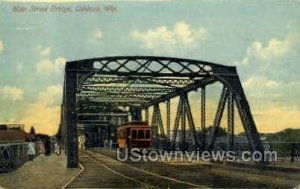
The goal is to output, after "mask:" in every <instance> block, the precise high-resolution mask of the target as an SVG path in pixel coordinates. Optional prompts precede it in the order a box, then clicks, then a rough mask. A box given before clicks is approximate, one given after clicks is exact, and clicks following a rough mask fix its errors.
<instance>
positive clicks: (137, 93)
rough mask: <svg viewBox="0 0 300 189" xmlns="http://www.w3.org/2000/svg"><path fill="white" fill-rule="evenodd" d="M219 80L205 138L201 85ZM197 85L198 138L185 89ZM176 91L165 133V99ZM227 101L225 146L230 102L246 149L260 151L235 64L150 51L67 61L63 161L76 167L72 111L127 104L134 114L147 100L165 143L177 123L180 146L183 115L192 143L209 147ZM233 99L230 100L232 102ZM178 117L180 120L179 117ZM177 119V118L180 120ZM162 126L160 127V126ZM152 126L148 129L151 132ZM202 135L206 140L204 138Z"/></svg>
mask: <svg viewBox="0 0 300 189" xmlns="http://www.w3.org/2000/svg"><path fill="white" fill-rule="evenodd" d="M216 82H220V83H221V84H222V85H223V90H222V93H221V97H220V100H219V102H218V108H217V111H216V115H215V118H214V122H213V130H212V132H211V135H210V136H209V140H206V139H205V137H206V136H205V127H206V104H205V99H206V96H205V95H206V93H205V87H206V86H207V85H211V84H214V83H216ZM197 89H200V90H201V116H200V118H201V129H202V137H201V141H198V139H197V137H196V134H195V133H196V132H195V124H194V120H193V115H192V112H191V104H190V102H189V99H188V95H187V94H188V93H189V92H191V91H195V90H197ZM174 97H180V100H179V103H178V107H177V112H176V117H175V121H174V126H173V129H174V130H175V131H174V132H173V134H172V136H171V134H170V130H171V125H170V99H172V98H174ZM163 102H166V105H167V115H166V119H167V120H166V124H167V125H166V127H164V126H163V122H162V116H161V111H160V108H159V104H160V103H163ZM226 103H227V115H228V118H227V120H228V134H229V140H228V144H229V148H230V147H231V148H232V147H233V143H234V107H235V105H236V107H237V109H238V112H239V116H240V118H241V121H242V125H243V128H244V130H245V133H246V136H247V139H248V142H249V144H250V146H251V150H253V151H260V152H263V151H264V148H263V145H262V143H261V141H260V137H259V135H258V132H257V129H256V125H255V122H254V119H253V116H252V114H251V110H250V107H249V103H248V101H247V99H246V96H245V94H244V90H243V87H242V85H241V82H240V79H239V76H238V73H237V71H236V68H235V67H233V66H225V65H220V64H216V63H211V62H206V61H200V60H191V59H182V58H171V57H154V56H114V57H100V58H92V59H84V60H76V61H70V62H67V63H66V66H65V80H64V93H63V103H62V116H61V127H62V129H61V130H62V131H64V136H65V141H66V150H67V159H68V163H67V166H68V167H77V165H78V151H77V126H76V125H77V121H78V120H77V112H78V111H79V110H84V109H93V108H97V107H100V106H101V107H118V106H123V107H131V108H129V109H132V110H135V114H134V112H131V113H133V114H134V115H135V117H137V118H136V119H140V118H141V116H140V115H139V112H141V111H140V110H141V109H143V110H145V114H146V116H145V119H146V121H149V120H150V118H149V107H150V106H153V115H152V122H151V125H152V126H153V127H155V129H154V131H156V132H157V134H159V136H160V137H162V138H163V139H165V144H166V145H167V146H169V147H170V146H172V145H174V144H175V143H176V138H177V131H178V129H179V126H180V125H181V130H182V132H183V134H181V137H182V141H183V144H182V147H183V150H184V148H185V144H184V142H185V129H186V121H187V122H188V125H189V127H190V130H192V131H193V135H194V140H195V145H196V147H201V148H203V149H208V150H212V149H213V148H214V144H215V139H216V134H217V131H218V128H219V127H220V122H221V119H222V117H223V112H224V111H225V110H224V109H225V105H226ZM234 104H235V105H234ZM180 121H181V122H180ZM180 123H181V124H180ZM165 128H166V132H165ZM156 132H154V133H156ZM206 141H208V143H206Z"/></svg>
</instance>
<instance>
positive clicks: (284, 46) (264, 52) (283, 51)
mask: <svg viewBox="0 0 300 189" xmlns="http://www.w3.org/2000/svg"><path fill="white" fill-rule="evenodd" d="M298 42H299V37H297V36H295V34H294V32H290V33H288V34H287V36H286V37H285V38H284V39H281V40H280V39H278V38H270V39H269V41H268V42H267V43H266V45H263V43H262V42H261V41H253V42H252V43H251V44H250V45H249V46H248V47H247V50H246V55H245V57H244V58H243V59H242V60H239V61H235V62H234V64H235V65H242V66H248V65H249V63H251V65H252V64H253V62H259V63H260V64H261V65H263V64H265V65H268V63H269V62H270V61H271V60H275V59H279V58H282V57H284V56H286V55H287V54H288V53H289V52H291V51H292V50H293V46H294V45H295V44H296V43H298Z"/></svg>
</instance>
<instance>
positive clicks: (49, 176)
mask: <svg viewBox="0 0 300 189" xmlns="http://www.w3.org/2000/svg"><path fill="white" fill-rule="evenodd" d="M66 163H67V161H66V156H64V155H63V153H62V155H60V156H56V155H51V156H44V155H39V156H38V157H36V158H35V159H34V160H33V161H28V162H26V163H25V164H24V165H22V166H21V167H19V168H18V169H16V170H14V171H12V172H8V173H2V174H0V188H1V187H3V188H5V189H41V188H45V189H55V188H61V187H62V186H63V185H64V184H65V183H67V182H68V181H69V180H70V179H71V178H72V177H73V176H75V175H76V174H77V172H78V171H79V169H67V168H66Z"/></svg>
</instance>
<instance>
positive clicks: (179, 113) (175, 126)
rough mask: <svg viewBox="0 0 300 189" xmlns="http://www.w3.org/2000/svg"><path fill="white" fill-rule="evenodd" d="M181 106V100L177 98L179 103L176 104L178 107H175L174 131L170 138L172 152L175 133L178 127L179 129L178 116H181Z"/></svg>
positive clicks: (174, 145) (174, 144)
mask: <svg viewBox="0 0 300 189" xmlns="http://www.w3.org/2000/svg"><path fill="white" fill-rule="evenodd" d="M181 104H182V99H181V98H179V102H178V106H177V113H176V117H175V122H174V131H173V136H172V140H173V142H172V147H173V150H175V147H176V138H177V132H178V127H179V122H180V115H181V114H182V108H181Z"/></svg>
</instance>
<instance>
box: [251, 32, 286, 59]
mask: <svg viewBox="0 0 300 189" xmlns="http://www.w3.org/2000/svg"><path fill="white" fill-rule="evenodd" d="M290 47H291V40H290V37H287V38H286V39H284V40H279V39H276V38H272V39H270V40H269V42H268V44H267V45H266V46H265V47H263V45H262V43H261V42H259V41H254V42H253V43H252V44H251V45H250V46H249V47H248V49H247V54H253V55H254V56H257V57H258V58H260V59H261V60H270V59H272V58H277V57H280V56H282V55H284V54H286V53H287V52H288V51H289V50H290Z"/></svg>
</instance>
